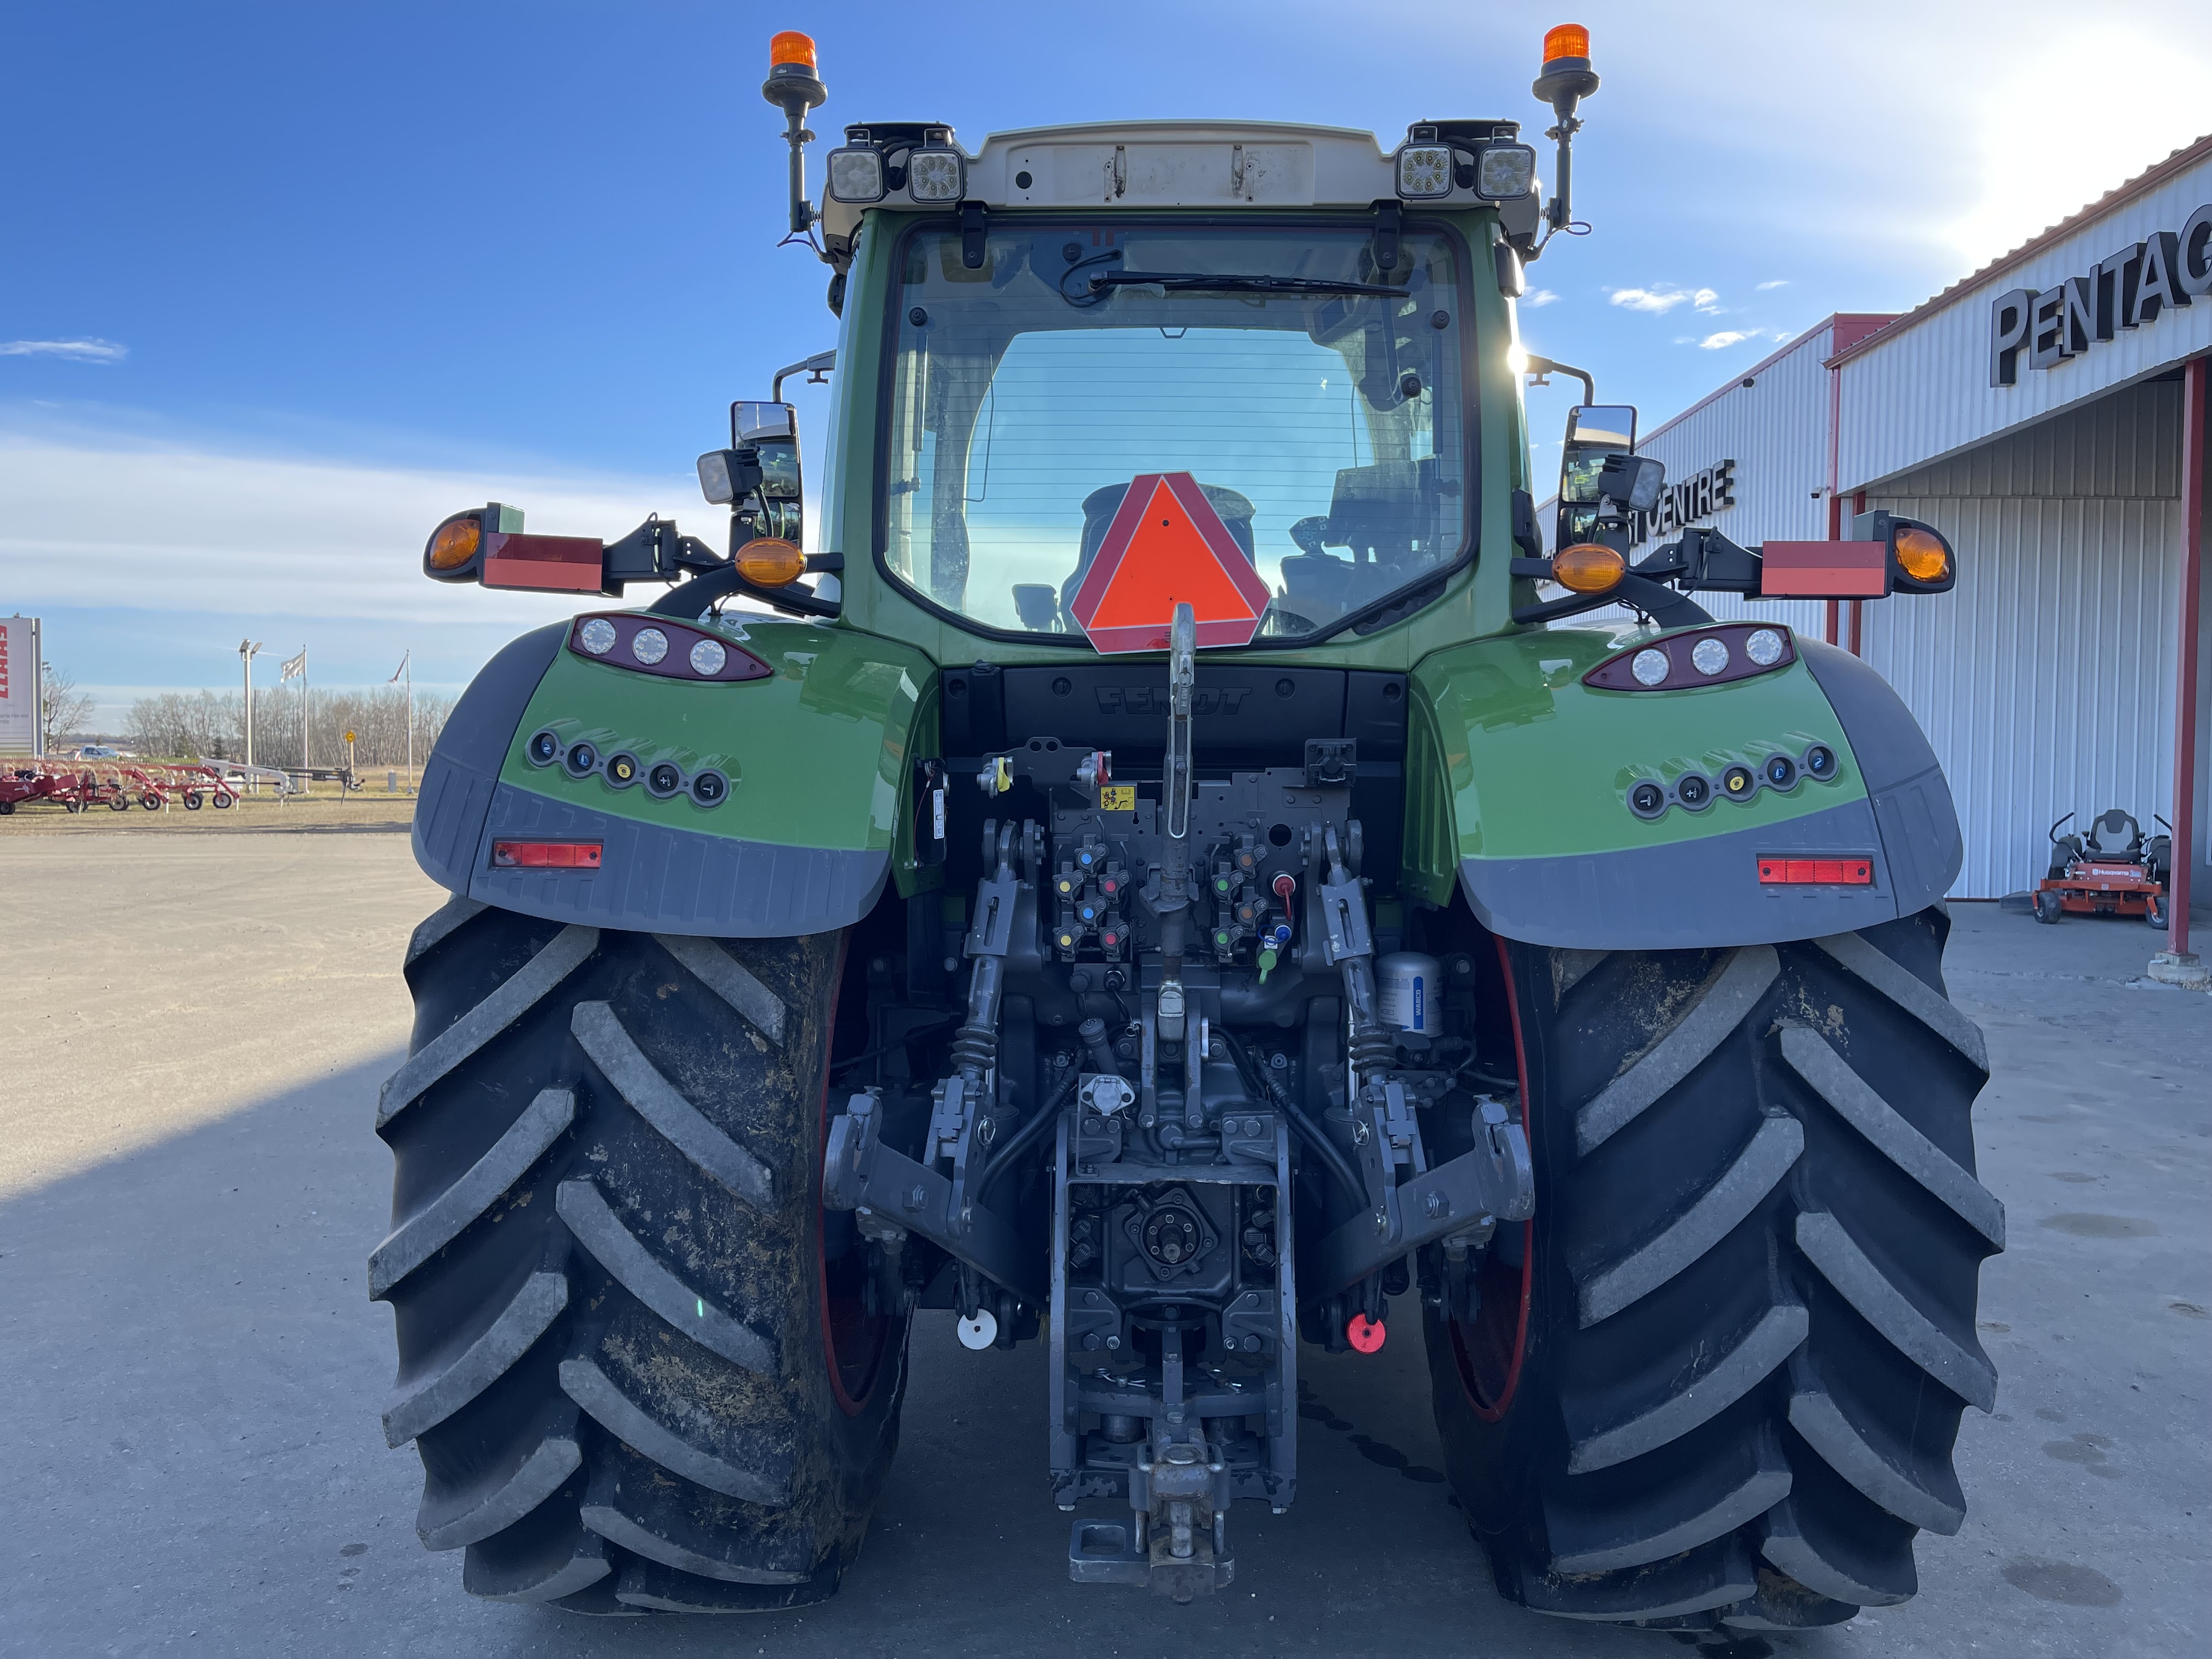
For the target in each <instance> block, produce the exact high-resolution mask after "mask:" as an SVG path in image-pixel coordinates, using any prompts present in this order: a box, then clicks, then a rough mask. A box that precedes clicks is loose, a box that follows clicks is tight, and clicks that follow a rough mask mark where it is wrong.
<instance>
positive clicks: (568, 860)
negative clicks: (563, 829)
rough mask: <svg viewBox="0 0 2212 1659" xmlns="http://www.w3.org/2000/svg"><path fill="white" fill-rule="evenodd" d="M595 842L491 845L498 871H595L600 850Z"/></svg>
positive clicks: (539, 842)
mask: <svg viewBox="0 0 2212 1659" xmlns="http://www.w3.org/2000/svg"><path fill="white" fill-rule="evenodd" d="M602 845H604V843H602V842H596V841H495V842H492V844H491V867H492V868H493V869H495V870H596V869H598V868H599V848H601V846H602Z"/></svg>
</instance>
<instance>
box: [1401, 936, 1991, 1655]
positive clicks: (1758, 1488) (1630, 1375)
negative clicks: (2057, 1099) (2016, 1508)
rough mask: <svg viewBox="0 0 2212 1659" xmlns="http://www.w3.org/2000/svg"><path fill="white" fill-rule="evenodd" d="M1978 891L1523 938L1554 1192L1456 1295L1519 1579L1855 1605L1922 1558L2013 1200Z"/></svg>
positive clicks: (1437, 1376)
mask: <svg viewBox="0 0 2212 1659" xmlns="http://www.w3.org/2000/svg"><path fill="white" fill-rule="evenodd" d="M1948 930H1949V921H1948V917H1947V916H1946V915H1944V913H1943V912H1942V910H1941V909H1940V908H1937V909H1933V910H1929V911H1926V912H1923V914H1921V915H1917V916H1914V917H1911V918H1909V919H1906V920H1903V921H1895V922H1891V923H1887V924H1885V925H1883V926H1881V927H1874V928H1870V929H1868V930H1867V931H1866V932H1864V933H1846V934H1840V935H1838V936H1836V937H1834V938H1831V939H1816V940H1810V941H1806V942H1803V943H1798V944H1791V945H1751V946H1747V947H1744V948H1742V949H1739V950H1724V951H1666V952H1635V951H1618V952H1613V953H1604V952H1595V951H1554V950H1545V949H1539V948H1533V947H1528V946H1522V945H1510V946H1507V947H1505V951H1504V957H1505V969H1506V972H1507V975H1508V978H1509V983H1510V992H1511V996H1512V1002H1513V1007H1514V1015H1515V1022H1516V1030H1517V1035H1518V1044H1519V1049H1520V1055H1519V1060H1520V1064H1521V1068H1522V1098H1523V1100H1524V1102H1525V1103H1526V1116H1527V1122H1528V1134H1529V1139H1530V1142H1531V1144H1532V1148H1533V1152H1534V1163H1535V1171H1536V1193H1537V1198H1536V1214H1535V1218H1534V1220H1533V1221H1531V1222H1529V1223H1527V1224H1525V1225H1524V1226H1523V1227H1522V1228H1521V1229H1516V1235H1517V1236H1516V1237H1504V1238H1501V1239H1500V1240H1499V1241H1498V1244H1497V1245H1495V1246H1493V1248H1492V1253H1491V1255H1492V1259H1491V1261H1490V1263H1489V1264H1488V1265H1487V1267H1486V1272H1485V1275H1484V1281H1483V1285H1482V1289H1483V1292H1484V1303H1483V1306H1482V1307H1481V1308H1480V1310H1478V1312H1477V1313H1476V1316H1475V1317H1474V1320H1473V1321H1472V1322H1466V1323H1462V1322H1458V1321H1456V1320H1449V1321H1448V1320H1446V1319H1445V1318H1443V1316H1441V1315H1440V1314H1438V1313H1437V1312H1435V1311H1433V1310H1432V1311H1431V1314H1430V1316H1429V1323H1428V1333H1427V1334H1428V1339H1429V1353H1430V1364H1431V1374H1432V1380H1433V1383H1434V1397H1435V1402H1436V1413H1437V1425H1438V1428H1439V1429H1440V1431H1441V1432H1442V1434H1443V1440H1444V1444H1445V1449H1446V1453H1447V1462H1448V1464H1449V1470H1450V1474H1451V1478H1452V1481H1453V1484H1454V1486H1455V1489H1456V1490H1457V1492H1458V1494H1459V1498H1460V1502H1461V1503H1462V1505H1463V1506H1464V1508H1465V1510H1466V1512H1467V1514H1468V1518H1469V1521H1470V1523H1471V1525H1472V1527H1473V1528H1474V1533H1475V1535H1476V1537H1477V1539H1478V1540H1479V1541H1480V1543H1481V1544H1482V1545H1483V1546H1484V1547H1485V1548H1486V1551H1487V1552H1488V1553H1489V1556H1490V1559H1491V1563H1492V1569H1493V1571H1494V1572H1495V1574H1496V1577H1497V1580H1498V1588H1499V1589H1500V1590H1501V1591H1502V1592H1503V1593H1504V1595H1506V1596H1508V1597H1509V1598H1510V1599H1511V1600H1513V1601H1519V1602H1522V1603H1523V1604H1524V1605H1526V1606H1528V1607H1531V1608H1534V1609H1536V1610H1538V1611H1541V1612H1547V1613H1559V1614H1562V1615H1565V1616H1566V1617H1570V1618H1576V1619H1584V1620H1608V1621H1618V1622H1624V1623H1635V1624H1643V1625H1651V1626H1668V1627H1674V1628H1680V1629H1711V1630H1717V1629H1721V1628H1723V1627H1727V1628H1734V1629H1737V1630H1747V1629H1748V1630H1771V1629H1787V1628H1796V1627H1802V1626H1814V1625H1826V1624H1832V1623H1837V1622H1840V1621H1841V1620H1845V1619H1849V1618H1850V1617H1851V1616H1852V1615H1853V1613H1856V1612H1857V1610H1858V1609H1859V1608H1860V1607H1884V1606H1888V1605H1891V1604H1893V1603H1896V1602H1899V1601H1905V1599H1906V1598H1907V1597H1909V1596H1911V1595H1912V1594H1913V1593H1914V1591H1915V1590H1916V1589H1917V1578H1916V1577H1915V1571H1914V1565H1913V1551H1912V1544H1913V1537H1914V1534H1916V1533H1917V1532H1919V1531H1921V1530H1923V1529H1925V1530H1928V1531H1932V1532H1936V1533H1939V1534H1951V1533H1954V1532H1956V1531H1957V1530H1958V1528H1959V1526H1960V1522H1961V1521H1962V1520H1963V1519H1964V1517H1965V1514H1966V1505H1965V1500H1964V1498H1962V1497H1961V1495H1960V1488H1959V1481H1958V1477H1957V1475H1956V1474H1954V1471H1953V1467H1952V1455H1951V1454H1952V1447H1953V1443H1954V1440H1955V1438H1956V1437H1957V1433H1958V1427H1959V1419H1960V1413H1961V1412H1962V1410H1963V1408H1964V1407H1966V1406H1970V1405H1971V1406H1976V1407H1980V1408H1981V1409H1982V1410H1984V1411H1988V1410H1989V1409H1990V1407H1992V1405H1993V1404H1994V1403H1995V1401H1996V1372H1995V1370H1993V1369H1992V1367H1991V1366H1990V1361H1989V1359H1988V1358H1987V1357H1986V1356H1985V1355H1984V1353H1983V1352H1982V1349H1981V1346H1980V1344H1979V1342H1978V1340H1977V1339H1976V1336H1975V1325H1974V1311H1975V1299H1976V1292H1977V1280H1978V1275H1979V1272H1980V1267H1981V1263H1982V1261H1983V1260H1984V1258H1985V1257H1987V1256H1989V1255H1993V1254H1995V1253H1996V1251H1998V1250H2000V1249H2002V1248H2003V1245H2004V1212H2003V1209H2002V1206H2000V1205H1999V1204H1998V1202H1997V1200H1996V1199H1995V1198H1994V1197H1992V1196H1991V1195H1990V1193H1989V1192H1988V1191H1987V1190H1986V1189H1985V1188H1983V1187H1982V1185H1981V1184H1980V1183H1979V1182H1978V1181H1977V1180H1976V1179H1975V1176H1974V1151H1973V1131H1972V1123H1971V1121H1970V1117H1969V1114H1970V1109H1971V1108H1972V1104H1973V1101H1974V1097H1975V1096H1976V1094H1977V1093H1978V1092H1979V1091H1980V1089H1981V1087H1982V1085H1983V1084H1984V1082H1985V1081H1986V1080H1987V1079H1988V1075H1989V1068H1988V1060H1987V1058H1986V1054H1985V1051H1984V1047H1983V1042H1982V1037H1981V1034H1980V1032H1979V1031H1978V1030H1977V1029H1976V1028H1975V1026H1974V1025H1973V1024H1972V1022H1971V1021H1969V1020H1968V1019H1967V1018H1966V1017H1965V1016H1964V1015H1963V1014H1961V1013H1960V1012H1959V1011H1958V1010H1957V1009H1956V1008H1954V1006H1952V1005H1951V1003H1950V1001H1949V1000H1948V997H1947V995H1946V994H1945V991H1944V988H1943V980H1942V953H1943V942H1944V939H1945V936H1946V934H1947V933H1948Z"/></svg>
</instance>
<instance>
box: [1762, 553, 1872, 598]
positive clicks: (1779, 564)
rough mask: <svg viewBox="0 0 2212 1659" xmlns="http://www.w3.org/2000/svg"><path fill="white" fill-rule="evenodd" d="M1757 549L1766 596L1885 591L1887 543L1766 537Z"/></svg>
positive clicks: (1848, 595) (1859, 594)
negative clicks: (1759, 555) (1766, 540)
mask: <svg viewBox="0 0 2212 1659" xmlns="http://www.w3.org/2000/svg"><path fill="white" fill-rule="evenodd" d="M1759 551H1760V554H1761V559H1760V563H1759V598H1761V599H1785V598H1786V599H1881V597H1882V596H1883V595H1884V594H1886V593H1887V592H1889V544H1888V543H1887V542H1765V543H1762V544H1760V549H1759Z"/></svg>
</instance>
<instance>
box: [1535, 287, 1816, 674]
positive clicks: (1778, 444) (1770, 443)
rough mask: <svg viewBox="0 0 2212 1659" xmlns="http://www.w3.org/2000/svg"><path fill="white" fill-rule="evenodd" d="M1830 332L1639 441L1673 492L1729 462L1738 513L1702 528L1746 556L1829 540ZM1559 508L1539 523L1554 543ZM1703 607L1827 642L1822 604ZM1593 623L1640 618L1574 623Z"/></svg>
mask: <svg viewBox="0 0 2212 1659" xmlns="http://www.w3.org/2000/svg"><path fill="white" fill-rule="evenodd" d="M1831 337H1832V329H1831V328H1830V326H1829V325H1827V324H1826V323H1823V324H1822V325H1820V327H1819V328H1816V329H1813V330H1809V331H1807V332H1806V333H1804V334H1802V335H1801V336H1799V337H1798V338H1796V340H1794V341H1792V342H1791V343H1790V345H1789V346H1788V348H1787V349H1784V350H1783V351H1780V352H1778V353H1776V354H1775V356H1772V357H1771V358H1769V359H1768V360H1767V361H1766V362H1764V363H1762V364H1760V365H1759V367H1758V368H1756V369H1754V370H1753V371H1752V373H1751V374H1750V375H1749V377H1748V378H1749V379H1750V380H1751V382H1752V384H1751V385H1750V386H1740V385H1731V386H1729V387H1728V388H1727V389H1726V390H1725V391H1723V392H1720V393H1718V394H1717V396H1715V397H1713V398H1709V399H1707V400H1706V401H1705V403H1703V404H1699V405H1697V406H1696V407H1694V408H1692V409H1691V410H1687V411H1686V412H1685V413H1683V414H1681V415H1679V416H1675V417H1674V419H1673V420H1670V421H1668V422H1665V423H1664V424H1662V425H1660V426H1657V427H1655V428H1650V430H1649V431H1647V432H1645V433H1644V434H1643V435H1640V436H1639V437H1638V441H1637V445H1636V451H1637V453H1638V454H1639V455H1652V456H1656V457H1657V458H1658V459H1660V460H1661V461H1662V462H1664V463H1665V465H1666V467H1667V477H1668V481H1669V482H1670V483H1678V482H1680V480H1682V479H1685V478H1687V477H1691V476H1692V475H1693V474H1695V473H1697V472H1699V471H1703V470H1704V469H1705V468H1706V467H1709V466H1712V465H1717V464H1718V463H1719V462H1722V461H1725V460H1733V461H1734V462H1735V500H1736V505H1735V507H1730V508H1729V509H1727V510H1726V511H1723V512H1721V513H1715V514H1713V515H1712V516H1711V518H1707V519H1701V520H1698V522H1699V523H1700V524H1710V525H1711V526H1713V527H1714V528H1716V529H1717V530H1718V531H1720V532H1721V533H1722V534H1723V535H1725V536H1726V537H1728V538H1729V540H1730V541H1733V542H1735V543H1737V544H1740V545H1741V546H1745V547H1749V546H1752V545H1753V544H1756V543H1759V542H1764V541H1767V540H1770V539H1772V540H1779V541H1817V540H1819V539H1820V538H1821V537H1824V536H1826V534H1827V533H1828V531H1827V523H1828V516H1827V515H1828V509H1827V502H1826V498H1825V495H1824V494H1823V493H1822V492H1824V490H1825V489H1826V484H1827V482H1828V372H1827V370H1826V369H1825V368H1822V367H1821V363H1822V362H1823V361H1824V360H1825V359H1826V357H1827V356H1828V343H1829V340H1830V338H1831ZM1552 506H1553V504H1552V503H1550V502H1547V503H1546V504H1545V507H1544V508H1543V510H1542V511H1541V513H1539V514H1538V517H1539V519H1540V520H1541V523H1542V527H1543V531H1544V536H1545V539H1546V542H1547V544H1548V543H1549V541H1550V540H1551V535H1552ZM1669 539H1672V538H1671V537H1665V538H1662V537H1656V536H1655V537H1654V538H1651V539H1650V541H1648V542H1645V543H1644V544H1641V545H1640V546H1638V547H1637V548H1636V549H1635V550H1633V553H1632V557H1635V558H1641V557H1643V556H1644V555H1645V554H1647V553H1649V552H1650V551H1651V550H1653V549H1654V548H1656V547H1657V546H1659V545H1660V544H1662V541H1665V540H1669ZM1697 599H1698V603H1699V605H1703V606H1704V607H1705V609H1706V610H1707V611H1711V612H1712V614H1713V615H1714V616H1715V617H1717V618H1718V619H1720V620H1721V621H1723V622H1734V621H1736V620H1738V619H1741V618H1752V619H1755V620H1758V621H1760V622H1779V623H1787V624H1788V625H1790V627H1792V628H1796V629H1801V630H1802V631H1804V632H1806V633H1808V634H1810V635H1812V636H1813V637H1814V639H1819V638H1820V627H1821V617H1822V607H1821V605H1820V604H1819V603H1818V602H1817V601H1815V602H1808V601H1804V600H1785V599H1765V600H1758V601H1753V602H1750V603H1747V602H1746V601H1745V600H1743V599H1740V598H1739V597H1737V596H1736V595H1735V594H1734V593H1700V594H1699V595H1698V596H1697ZM1593 620H1597V621H1607V622H1613V621H1618V622H1621V623H1626V622H1630V621H1632V620H1633V618H1632V617H1631V615H1630V613H1629V612H1627V611H1623V610H1619V609H1617V608H1616V609H1608V610H1606V611H1594V612H1591V613H1589V615H1588V616H1585V617H1576V618H1574V619H1573V623H1574V625H1581V626H1587V625H1588V623H1589V622H1591V621H1593Z"/></svg>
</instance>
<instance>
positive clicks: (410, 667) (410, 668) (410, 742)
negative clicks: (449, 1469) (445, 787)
mask: <svg viewBox="0 0 2212 1659" xmlns="http://www.w3.org/2000/svg"><path fill="white" fill-rule="evenodd" d="M399 661H400V666H401V667H403V668H404V669H405V670H406V671H407V793H409V794H410V795H411V794H413V793H415V647H413V646H411V645H410V646H409V647H407V654H406V655H405V656H404V657H402V658H401V659H399Z"/></svg>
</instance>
